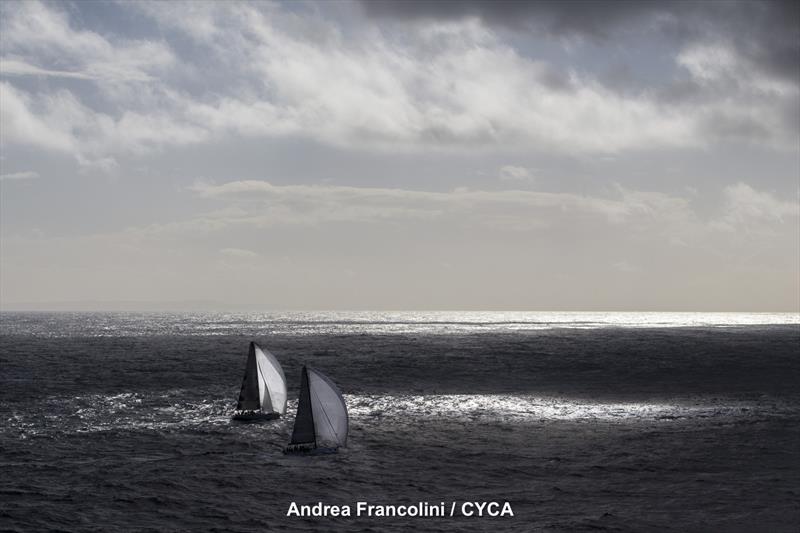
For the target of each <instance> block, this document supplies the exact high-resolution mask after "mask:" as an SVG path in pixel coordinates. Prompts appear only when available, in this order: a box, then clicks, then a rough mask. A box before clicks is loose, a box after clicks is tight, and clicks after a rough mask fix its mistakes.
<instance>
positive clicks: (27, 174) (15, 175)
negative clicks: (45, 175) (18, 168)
mask: <svg viewBox="0 0 800 533" xmlns="http://www.w3.org/2000/svg"><path fill="white" fill-rule="evenodd" d="M38 177H39V173H38V172H34V171H32V170H26V171H22V172H11V173H10V174H0V181H5V180H29V179H34V178H38Z"/></svg>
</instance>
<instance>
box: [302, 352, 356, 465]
mask: <svg viewBox="0 0 800 533" xmlns="http://www.w3.org/2000/svg"><path fill="white" fill-rule="evenodd" d="M347 430H348V418H347V405H345V403H344V397H343V396H342V393H341V392H340V391H339V388H338V387H337V386H336V385H335V384H334V383H333V381H331V380H330V378H328V377H327V376H326V375H324V374H322V373H321V372H319V371H318V370H315V369H313V368H307V367H305V366H304V367H303V371H302V373H301V375H300V400H299V401H298V403H297V417H296V418H295V421H294V430H293V431H292V442H291V444H290V445H289V449H291V448H292V447H303V448H306V447H309V448H338V447H340V446H345V445H346V444H347Z"/></svg>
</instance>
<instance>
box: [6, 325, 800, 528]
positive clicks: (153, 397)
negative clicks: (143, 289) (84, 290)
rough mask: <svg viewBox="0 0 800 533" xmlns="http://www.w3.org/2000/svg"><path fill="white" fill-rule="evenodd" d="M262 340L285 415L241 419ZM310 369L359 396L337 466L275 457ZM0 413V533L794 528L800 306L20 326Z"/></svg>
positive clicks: (13, 337)
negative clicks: (251, 358) (493, 512)
mask: <svg viewBox="0 0 800 533" xmlns="http://www.w3.org/2000/svg"><path fill="white" fill-rule="evenodd" d="M251 340H253V341H256V342H258V343H259V344H261V345H262V346H264V347H265V348H267V349H269V350H270V351H271V352H272V353H273V354H275V355H276V357H277V358H278V359H279V361H280V362H281V364H282V365H283V368H284V371H285V374H286V377H287V379H288V381H289V386H290V389H289V398H290V401H289V407H288V410H287V416H286V417H284V418H282V419H280V420H278V421H274V422H267V423H263V424H239V423H234V422H232V421H231V420H230V416H231V414H232V412H233V409H234V407H235V404H236V399H237V397H238V393H239V388H240V385H241V379H242V375H243V371H244V365H245V359H246V356H247V348H248V343H249V342H250V341H251ZM303 364H308V365H310V366H313V367H315V368H317V369H319V370H320V371H322V372H324V373H325V374H327V375H328V376H329V377H330V378H331V379H332V380H333V381H335V382H336V383H337V384H338V385H339V387H340V389H341V390H342V392H343V393H344V396H345V399H346V402H347V405H348V410H349V414H350V434H349V438H348V445H347V447H346V448H344V449H341V450H340V451H339V453H337V454H334V455H327V456H313V457H302V456H286V455H283V453H282V449H283V447H284V446H285V445H286V444H287V443H288V442H289V437H290V435H291V430H292V422H293V419H294V411H295V409H296V406H297V395H298V384H299V378H300V369H301V367H302V365H303ZM0 420H2V425H1V427H0V529H2V530H10V531H46V530H58V531H104V532H105V531H336V530H344V531H404V530H407V529H410V528H414V529H417V530H420V531H442V532H445V531H452V532H461V531H486V530H497V531H680V532H683V531H770V532H780V531H787V532H789V531H791V532H796V531H798V529H800V316H799V315H798V314H758V313H751V314H744V313H738V314H737V313H732V314H727V313H489V312H486V313H481V312H473V313H448V312H436V313H434V312H427V313H409V312H396V313H385V312H380V313H378V312H374V313H367V312H363V313H300V312H296V313H240V314H236V313H15V312H4V313H2V314H0ZM293 502H294V503H295V504H296V505H298V506H301V505H313V504H316V503H317V502H321V503H322V504H325V505H337V506H350V507H352V509H353V511H355V506H356V504H357V502H368V503H369V504H371V505H378V506H379V505H396V506H400V505H412V506H413V505H418V504H420V502H424V503H425V504H428V505H432V506H438V505H440V504H442V506H444V507H445V508H446V509H447V511H448V512H449V510H450V508H451V505H452V504H455V509H456V510H457V511H456V513H455V514H454V516H453V517H450V516H444V517H438V516H433V517H396V516H395V517H377V516H371V517H370V516H350V517H331V516H327V517H317V516H305V517H304V516H299V517H298V516H294V515H292V516H287V513H288V511H289V509H290V506H291V505H292V503H293ZM464 502H479V503H485V502H497V503H498V505H499V506H502V505H503V504H505V503H508V505H509V507H510V509H512V510H513V511H512V512H513V516H508V515H506V516H464V514H463V512H461V511H463V510H464V509H465V507H463V504H464ZM487 508H488V507H487ZM466 509H473V510H474V509H476V507H474V506H472V507H470V506H467V507H466Z"/></svg>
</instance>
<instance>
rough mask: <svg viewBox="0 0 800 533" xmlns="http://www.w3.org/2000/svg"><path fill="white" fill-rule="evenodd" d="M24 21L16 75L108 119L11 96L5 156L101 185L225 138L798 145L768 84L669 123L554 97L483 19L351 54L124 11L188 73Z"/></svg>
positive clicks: (126, 43) (409, 145) (608, 102)
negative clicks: (125, 164) (67, 159)
mask: <svg viewBox="0 0 800 533" xmlns="http://www.w3.org/2000/svg"><path fill="white" fill-rule="evenodd" d="M18 6H19V9H18V10H8V13H9V14H8V15H7V16H6V17H4V22H3V28H2V29H3V32H2V35H3V36H2V39H3V49H4V54H5V56H4V58H3V63H2V65H3V67H2V68H3V73H4V74H6V75H11V76H10V77H9V79H15V78H16V77H19V76H22V75H36V76H47V77H49V78H53V79H54V80H55V81H56V82H57V81H58V80H67V79H68V78H77V79H79V80H82V81H81V82H82V83H83V82H85V83H90V84H94V85H95V86H96V87H97V89H98V90H99V91H100V94H102V95H103V96H104V98H105V101H104V102H103V103H104V104H105V105H104V106H102V107H101V106H99V105H97V104H96V102H95V100H93V99H86V98H81V96H80V95H79V94H78V92H77V91H78V90H77V89H74V88H69V89H67V88H66V87H63V88H61V89H44V88H43V89H39V90H30V89H23V88H22V87H21V86H18V85H12V83H11V82H4V85H3V92H4V94H3V99H2V102H0V105H2V108H3V116H4V117H5V118H6V120H7V124H6V125H5V126H4V128H3V130H4V142H10V143H14V142H23V143H28V144H33V145H35V146H40V147H42V148H46V149H55V150H60V151H63V152H68V153H73V154H78V155H77V156H76V157H77V158H78V159H79V161H83V162H84V163H86V164H88V165H94V166H99V167H103V168H113V166H114V165H113V162H114V161H115V160H116V159H117V158H118V157H119V156H120V155H127V154H138V155H141V154H143V153H147V152H149V151H151V150H159V149H162V148H164V147H168V146H180V145H186V144H193V143H204V142H214V141H217V140H220V139H226V138H229V137H230V136H243V137H276V136H277V137H280V136H301V137H307V138H312V139H315V140H318V141H321V142H324V143H328V144H332V145H336V146H342V147H346V148H350V149H353V148H355V149H379V150H392V151H403V150H405V151H416V150H432V149H440V150H467V151H475V150H495V151H523V150H528V149H530V148H537V149H543V150H555V151H560V152H567V153H601V154H602V153H605V154H612V153H618V152H620V151H624V150H631V149H634V150H635V149H647V148H663V147H687V146H688V147H697V146H706V145H708V144H709V143H712V142H714V140H715V139H718V138H751V137H752V138H756V139H762V138H763V139H764V140H766V141H767V142H772V143H774V142H775V138H776V137H780V138H783V139H785V138H786V137H785V136H786V135H787V133H786V131H785V127H786V126H785V123H786V120H785V117H784V115H785V113H784V112H783V109H784V108H783V107H782V105H783V103H785V100H786V98H796V97H797V96H796V88H793V87H792V86H791V85H781V86H778V85H775V84H774V83H772V82H769V83H770V84H771V85H763V84H762V85H753V87H752V90H748V91H749V92H748V91H745V92H743V93H742V92H740V93H736V92H735V91H734V92H732V93H731V94H732V95H733V98H729V99H719V102H717V103H714V102H702V103H697V104H692V105H680V106H665V105H663V103H660V102H659V101H658V100H657V99H655V98H654V97H652V95H650V94H649V93H647V92H642V93H640V94H633V95H631V94H628V95H621V94H619V93H617V92H615V91H613V90H610V89H608V88H606V87H605V86H603V85H602V84H601V83H599V82H598V81H597V80H596V79H594V78H593V77H592V76H591V75H590V74H587V73H586V72H583V73H579V72H577V71H572V70H569V69H565V70H564V71H563V72H559V73H558V74H559V79H560V80H561V81H560V82H559V83H554V82H553V76H554V72H556V70H555V67H554V66H553V65H551V64H549V63H547V62H545V61H541V60H537V59H532V58H529V57H525V56H524V55H522V54H521V53H520V52H519V51H518V50H517V49H515V48H514V47H512V46H511V45H509V44H507V43H506V42H504V41H502V40H501V38H500V36H499V34H496V33H494V32H493V31H492V30H490V29H488V28H487V27H484V26H482V25H481V24H480V22H479V21H477V20H475V19H465V20H461V21H454V22H448V23H443V22H427V23H419V24H415V25H413V26H409V27H408V28H407V29H408V31H409V32H410V33H409V34H408V35H406V36H398V35H395V34H391V33H389V32H386V31H384V30H382V29H381V28H380V27H378V26H372V25H367V26H365V27H364V28H363V29H359V30H358V31H352V29H351V31H350V33H348V35H347V36H346V37H345V36H344V35H343V31H344V29H343V28H340V27H338V26H336V25H331V24H330V21H328V20H326V19H324V18H323V16H322V15H320V14H319V13H316V14H315V13H312V12H311V11H309V12H304V14H303V16H300V15H298V14H296V13H292V12H290V11H288V10H284V9H283V8H281V7H280V6H278V5H260V4H259V5H254V4H238V3H237V4H234V3H230V4H211V3H208V4H205V3H192V4H178V5H175V4H167V3H162V2H158V3H143V4H142V3H134V4H122V5H120V6H119V7H120V8H121V9H135V10H139V11H140V12H143V13H145V14H147V15H149V16H151V17H152V18H153V20H154V21H155V22H157V23H159V24H161V25H162V27H163V28H164V38H165V39H167V40H170V39H175V35H176V32H179V33H182V34H183V35H185V36H187V37H189V38H190V39H191V41H192V42H193V43H194V46H195V49H194V50H193V51H192V52H191V53H185V54H184V55H183V56H182V57H180V61H179V58H178V57H177V56H176V53H175V51H174V50H173V48H172V47H171V46H170V45H169V43H168V42H162V41H148V40H130V39H126V38H122V37H120V36H115V35H114V34H113V33H103V34H102V35H101V34H100V33H98V32H94V31H90V30H86V29H76V28H75V27H74V26H73V24H72V23H71V21H70V19H69V16H68V15H67V13H66V12H65V11H62V10H60V9H59V8H58V7H51V6H47V5H45V4H40V3H36V2H25V3H21V4H18ZM677 61H678V63H679V64H680V65H682V66H684V67H686V68H687V69H688V71H689V72H690V74H691V75H692V76H693V77H694V78H695V79H696V80H699V82H700V83H701V84H704V85H710V84H718V82H719V80H721V79H723V78H727V77H730V76H732V75H733V73H735V74H736V75H737V76H738V79H742V76H741V75H740V74H741V72H742V69H743V68H746V65H744V66H743V64H742V62H741V61H740V58H738V56H736V55H735V54H734V53H733V52H732V51H731V50H730V49H729V48H725V47H724V46H722V45H715V46H711V45H708V46H705V47H704V46H695V47H694V48H688V49H686V50H684V51H683V53H682V54H681V55H680V56H679V57H678V58H677ZM180 73H182V74H180ZM181 75H185V76H189V78H187V79H190V83H186V79H183V80H182V79H181ZM214 80H217V81H216V82H215V81H214ZM212 82H215V83H217V85H214V86H213V87H209V88H207V89H206V90H203V87H206V86H207V85H209V84H211V83H212ZM748 83H749V82H748ZM764 83H767V82H764ZM728 85H730V84H728ZM767 90H769V91H771V93H770V94H773V95H777V96H778V97H779V98H778V100H769V99H764V98H762V99H760V100H758V101H757V102H756V103H753V101H752V100H753V98H755V96H754V94H755V93H754V91H755V92H758V93H759V94H762V93H764V92H765V91H767ZM792 91H794V92H792ZM743 104H744V105H743ZM756 104H757V105H756ZM781 136H782V137H781ZM789 141H791V139H789ZM779 144H780V143H779ZM784 144H785V143H784ZM98 161H101V162H105V163H103V164H100V163H96V162H98ZM110 162H111V163H110Z"/></svg>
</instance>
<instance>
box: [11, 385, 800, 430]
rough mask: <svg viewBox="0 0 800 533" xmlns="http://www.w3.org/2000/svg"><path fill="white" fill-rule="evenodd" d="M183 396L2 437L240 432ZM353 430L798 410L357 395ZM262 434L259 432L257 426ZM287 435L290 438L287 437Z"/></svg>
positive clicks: (116, 401) (225, 407) (25, 426)
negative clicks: (227, 429)
mask: <svg viewBox="0 0 800 533" xmlns="http://www.w3.org/2000/svg"><path fill="white" fill-rule="evenodd" d="M183 395H184V391H181V390H175V391H169V392H168V393H166V394H157V395H147V396H146V395H141V394H136V393H125V394H116V395H111V396H104V395H86V396H77V397H74V398H60V397H50V398H46V399H43V400H40V401H38V402H35V403H34V404H29V405H27V406H26V408H25V411H24V412H21V411H12V412H11V413H10V415H9V416H8V417H7V419H6V421H5V424H4V425H3V428H2V429H0V433H5V434H6V435H11V434H18V435H19V436H20V438H27V437H29V436H33V435H39V436H42V435H55V434H63V433H87V432H99V431H117V430H165V429H183V430H186V429H195V430H199V431H209V430H222V429H223V428H224V427H227V426H232V427H241V426H240V425H239V424H236V423H232V422H231V420H230V416H231V413H232V412H233V404H232V402H231V401H230V399H228V398H213V399H210V400H205V401H200V402H198V401H185V400H184V399H183V398H182V397H183ZM345 399H346V401H347V405H348V410H349V413H350V418H351V424H352V425H353V426H354V427H357V426H359V425H360V426H374V428H373V429H376V430H378V431H379V430H380V426H382V425H383V426H397V425H409V424H414V423H427V422H430V421H432V420H434V421H435V420H436V419H440V420H441V421H443V422H456V423H466V424H469V423H480V424H526V423H542V422H555V421H572V422H587V423H590V422H598V423H637V422H662V423H669V422H680V421H699V420H700V419H715V420H719V421H722V420H729V421H732V422H734V421H740V420H743V419H751V420H752V419H758V418H763V417H769V418H776V417H784V416H796V414H797V413H796V408H795V407H793V406H792V405H790V404H786V403H783V402H781V401H780V400H777V399H774V398H767V397H763V398H760V399H758V400H754V401H743V400H736V399H726V398H703V397H698V398H691V399H686V400H683V401H679V402H678V401H672V402H665V403H658V402H624V403H604V402H592V401H584V400H577V399H569V398H556V397H541V396H531V395H502V394H447V395H399V396H381V395H353V394H346V395H345ZM296 409H297V402H296V401H289V403H288V406H287V414H286V416H285V417H284V418H283V419H282V420H280V421H278V422H276V423H273V424H267V425H264V426H261V427H263V428H267V430H268V431H270V432H275V431H277V432H278V433H280V432H288V431H289V430H290V429H291V424H292V422H293V420H294V413H295V411H296ZM253 427H254V428H258V427H259V426H253ZM287 434H288V433H287Z"/></svg>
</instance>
